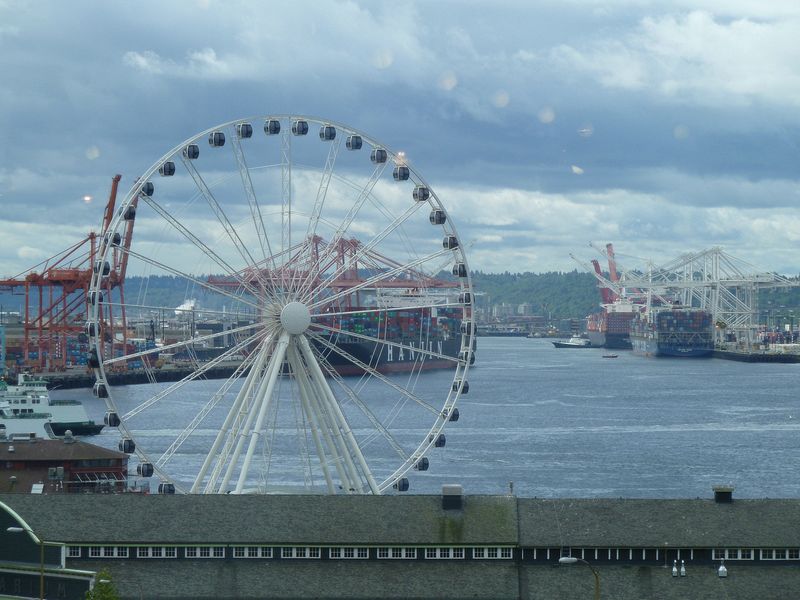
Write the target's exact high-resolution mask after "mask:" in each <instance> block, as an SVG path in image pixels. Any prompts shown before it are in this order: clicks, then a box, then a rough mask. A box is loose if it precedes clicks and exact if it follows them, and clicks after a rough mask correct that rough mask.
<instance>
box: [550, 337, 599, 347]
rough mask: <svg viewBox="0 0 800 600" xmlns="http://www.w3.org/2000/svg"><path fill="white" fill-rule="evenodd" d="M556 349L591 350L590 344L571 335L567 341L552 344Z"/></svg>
mask: <svg viewBox="0 0 800 600" xmlns="http://www.w3.org/2000/svg"><path fill="white" fill-rule="evenodd" d="M553 346H555V347H556V348H591V347H592V342H590V341H589V340H587V339H586V338H584V337H581V336H579V335H573V336H572V337H571V338H569V339H568V340H558V341H557V342H553Z"/></svg>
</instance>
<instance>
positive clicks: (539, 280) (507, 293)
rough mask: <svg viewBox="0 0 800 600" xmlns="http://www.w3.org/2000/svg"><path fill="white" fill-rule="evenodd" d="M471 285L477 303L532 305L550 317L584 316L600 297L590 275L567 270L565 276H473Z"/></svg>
mask: <svg viewBox="0 0 800 600" xmlns="http://www.w3.org/2000/svg"><path fill="white" fill-rule="evenodd" d="M472 286H473V287H474V289H475V291H476V292H477V293H478V294H483V298H480V297H479V303H481V304H482V305H486V306H491V305H493V304H502V303H506V304H522V303H523V302H526V303H528V304H531V305H532V306H533V310H534V312H536V313H537V314H548V313H549V314H550V315H551V316H552V317H554V318H555V317H585V316H586V315H587V314H589V313H590V312H593V311H595V310H597V307H598V304H599V303H600V294H599V293H598V291H597V282H596V280H595V278H594V275H592V274H591V273H582V272H579V271H570V272H567V273H562V272H557V271H552V272H550V273H509V272H505V273H483V272H481V271H475V272H474V273H473V274H472Z"/></svg>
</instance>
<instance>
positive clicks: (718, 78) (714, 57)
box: [553, 11, 800, 106]
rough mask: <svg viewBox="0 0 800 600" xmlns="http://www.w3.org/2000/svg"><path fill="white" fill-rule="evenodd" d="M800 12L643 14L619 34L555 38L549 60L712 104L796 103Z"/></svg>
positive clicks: (606, 81)
mask: <svg viewBox="0 0 800 600" xmlns="http://www.w3.org/2000/svg"><path fill="white" fill-rule="evenodd" d="M798 38H800V16H798V15H793V16H792V17H791V18H786V19H782V20H776V21H759V20H754V19H751V18H746V17H741V18H737V19H735V20H723V19H720V18H718V17H716V16H715V15H713V14H711V13H709V12H704V11H693V12H689V13H683V14H678V15H674V14H669V15H662V16H656V17H646V18H643V19H642V20H641V21H640V22H639V24H638V26H637V27H636V29H635V30H634V31H632V32H629V33H628V34H627V35H625V36H623V37H622V38H621V39H613V40H611V39H607V40H598V41H595V42H594V43H592V44H588V45H587V46H586V47H575V46H573V45H560V46H558V47H556V48H554V50H553V59H554V60H555V61H557V62H558V63H560V64H562V65H564V66H565V67H566V68H571V69H576V70H578V71H579V72H584V73H587V74H589V75H591V76H593V77H594V78H595V79H596V80H597V81H599V82H600V83H601V84H602V85H604V86H606V87H609V88H620V89H625V90H636V91H646V92H648V93H654V94H657V95H660V96H661V97H664V98H671V99H678V100H684V101H685V100H690V99H691V100H694V101H698V102H702V103H705V104H710V105H730V104H741V103H750V102H752V101H755V100H761V101H766V102H770V103H775V104H779V105H787V106H797V105H798V104H800V62H798V60H797V39H798Z"/></svg>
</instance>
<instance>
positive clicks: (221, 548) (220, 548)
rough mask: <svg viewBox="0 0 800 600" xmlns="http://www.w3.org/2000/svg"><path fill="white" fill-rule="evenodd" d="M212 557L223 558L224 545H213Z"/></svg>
mask: <svg viewBox="0 0 800 600" xmlns="http://www.w3.org/2000/svg"><path fill="white" fill-rule="evenodd" d="M214 558H225V546H214Z"/></svg>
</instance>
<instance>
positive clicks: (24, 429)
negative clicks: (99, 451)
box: [0, 373, 103, 437]
mask: <svg viewBox="0 0 800 600" xmlns="http://www.w3.org/2000/svg"><path fill="white" fill-rule="evenodd" d="M0 425H5V428H6V430H7V432H8V433H9V434H12V433H37V434H39V435H42V436H43V437H44V436H45V435H46V436H47V437H62V436H63V435H64V432H65V431H67V430H68V429H69V430H70V431H72V433H73V435H96V434H98V433H100V431H101V430H102V429H103V424H102V423H100V424H97V423H95V422H94V421H92V420H90V419H89V416H88V415H87V414H86V409H84V408H83V404H81V403H80V402H78V401H77V400H52V399H51V398H50V393H49V392H48V391H47V382H46V381H45V380H43V379H36V378H34V376H33V375H31V374H30V373H20V374H19V376H18V379H17V385H8V384H7V383H6V382H5V381H2V380H0Z"/></svg>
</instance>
